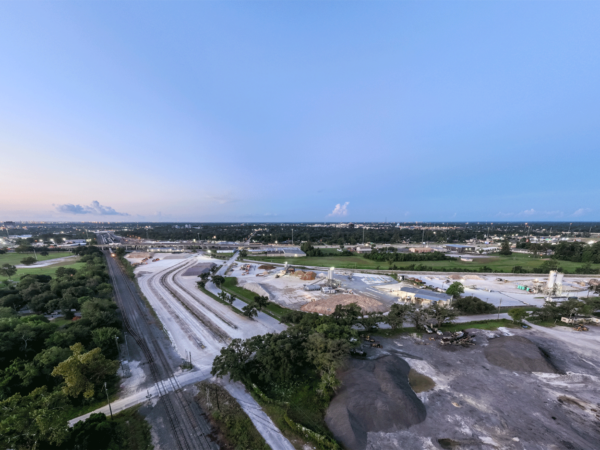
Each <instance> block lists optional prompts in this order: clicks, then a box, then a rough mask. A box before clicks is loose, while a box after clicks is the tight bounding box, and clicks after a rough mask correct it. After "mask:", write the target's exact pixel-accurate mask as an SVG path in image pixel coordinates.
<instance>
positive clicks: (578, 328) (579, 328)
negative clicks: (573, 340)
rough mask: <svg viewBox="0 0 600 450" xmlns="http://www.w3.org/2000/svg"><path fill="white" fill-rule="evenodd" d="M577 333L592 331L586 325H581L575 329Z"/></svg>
mask: <svg viewBox="0 0 600 450" xmlns="http://www.w3.org/2000/svg"><path fill="white" fill-rule="evenodd" d="M575 331H590V329H589V328H588V327H586V326H585V325H581V324H579V325H577V326H576V327H575Z"/></svg>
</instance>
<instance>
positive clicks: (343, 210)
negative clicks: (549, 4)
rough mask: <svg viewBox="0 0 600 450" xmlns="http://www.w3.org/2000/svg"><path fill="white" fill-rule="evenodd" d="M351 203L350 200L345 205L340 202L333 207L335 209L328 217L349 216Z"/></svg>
mask: <svg viewBox="0 0 600 450" xmlns="http://www.w3.org/2000/svg"><path fill="white" fill-rule="evenodd" d="M349 204H350V202H346V203H344V204H343V205H342V204H341V203H338V204H337V205H335V208H333V211H331V214H328V215H327V217H335V216H338V217H341V216H347V215H348V205H349Z"/></svg>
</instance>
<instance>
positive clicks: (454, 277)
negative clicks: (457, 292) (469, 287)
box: [448, 275, 463, 280]
mask: <svg viewBox="0 0 600 450" xmlns="http://www.w3.org/2000/svg"><path fill="white" fill-rule="evenodd" d="M448 278H450V279H451V280H462V278H463V276H462V275H450V276H449V277H448Z"/></svg>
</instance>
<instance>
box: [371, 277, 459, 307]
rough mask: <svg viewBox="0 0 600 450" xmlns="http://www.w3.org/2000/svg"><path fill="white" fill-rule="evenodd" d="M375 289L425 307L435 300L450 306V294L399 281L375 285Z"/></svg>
mask: <svg viewBox="0 0 600 450" xmlns="http://www.w3.org/2000/svg"><path fill="white" fill-rule="evenodd" d="M375 289H377V290H380V291H384V292H385V293H387V294H390V295H395V296H397V297H399V298H400V300H401V301H404V302H409V303H414V304H417V305H422V306H425V307H428V306H431V305H432V304H433V303H436V302H440V304H441V305H442V306H450V304H451V303H452V296H451V295H448V294H441V293H437V292H433V291H430V290H428V289H419V288H415V287H411V286H402V285H401V284H400V283H393V284H384V285H380V286H375Z"/></svg>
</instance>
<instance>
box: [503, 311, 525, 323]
mask: <svg viewBox="0 0 600 450" xmlns="http://www.w3.org/2000/svg"><path fill="white" fill-rule="evenodd" d="M508 315H509V316H510V317H511V318H512V320H513V322H514V323H521V321H523V319H525V318H526V317H527V316H528V315H529V313H528V312H527V311H525V309H523V308H512V309H509V310H508Z"/></svg>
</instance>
